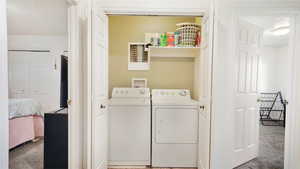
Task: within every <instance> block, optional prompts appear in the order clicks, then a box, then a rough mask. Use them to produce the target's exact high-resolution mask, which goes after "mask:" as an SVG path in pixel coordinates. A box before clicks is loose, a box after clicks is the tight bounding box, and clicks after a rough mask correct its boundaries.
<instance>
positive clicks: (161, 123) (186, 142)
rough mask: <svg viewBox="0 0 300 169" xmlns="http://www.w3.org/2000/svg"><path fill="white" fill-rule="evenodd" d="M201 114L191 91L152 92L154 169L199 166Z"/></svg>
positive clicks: (164, 90) (159, 90) (156, 90)
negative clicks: (157, 168)
mask: <svg viewBox="0 0 300 169" xmlns="http://www.w3.org/2000/svg"><path fill="white" fill-rule="evenodd" d="M198 112H199V111H198V102H197V101H195V100H192V99H191V95H190V91H189V90H178V89H175V90H172V89H167V90H166V89H153V90H152V166H153V167H197V152H198V151H197V150H198Z"/></svg>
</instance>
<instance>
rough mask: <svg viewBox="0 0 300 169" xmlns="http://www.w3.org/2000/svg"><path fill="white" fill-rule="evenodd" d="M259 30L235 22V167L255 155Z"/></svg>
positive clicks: (257, 114) (257, 117) (257, 121)
mask: <svg viewBox="0 0 300 169" xmlns="http://www.w3.org/2000/svg"><path fill="white" fill-rule="evenodd" d="M259 37H260V31H259V29H258V28H257V27H256V26H254V25H252V24H250V23H247V22H245V21H242V20H239V21H238V29H237V53H236V57H235V62H236V64H237V70H236V72H237V73H236V74H237V76H236V77H237V81H236V91H235V92H236V93H235V101H234V105H235V106H234V167H236V166H239V165H241V164H243V163H245V162H248V161H249V160H252V159H254V158H255V157H257V156H258V146H259V111H258V104H257V97H258V93H257V81H258V65H259V57H260V54H259V50H258V49H259V39H260V38H259Z"/></svg>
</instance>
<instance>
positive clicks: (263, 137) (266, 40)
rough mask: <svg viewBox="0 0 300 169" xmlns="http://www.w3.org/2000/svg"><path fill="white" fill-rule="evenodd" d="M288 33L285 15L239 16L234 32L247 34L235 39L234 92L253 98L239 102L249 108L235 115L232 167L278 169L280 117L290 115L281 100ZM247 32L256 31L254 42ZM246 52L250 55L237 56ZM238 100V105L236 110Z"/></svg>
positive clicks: (288, 70) (286, 80) (286, 79)
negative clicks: (238, 39)
mask: <svg viewBox="0 0 300 169" xmlns="http://www.w3.org/2000/svg"><path fill="white" fill-rule="evenodd" d="M292 29H293V23H292V17H289V16H279V15H273V16H272V15H270V16H244V17H240V20H239V28H238V30H239V32H242V31H244V30H247V31H248V33H249V32H250V33H249V34H250V36H249V34H248V37H249V38H248V41H245V43H241V42H242V40H243V38H240V41H239V42H238V43H239V44H238V46H237V49H238V51H239V53H238V57H239V67H238V74H239V75H238V91H240V90H241V91H243V92H244V93H242V92H240V93H239V94H238V95H239V96H238V97H245V95H251V96H254V95H255V96H256V98H254V102H251V103H250V100H244V102H246V103H247V104H248V105H249V104H253V107H254V108H253V109H248V110H246V111H245V112H242V111H240V110H237V111H236V114H235V120H236V121H235V123H234V126H235V137H234V138H235V144H234V145H235V149H234V150H235V151H234V153H235V155H236V156H235V164H234V167H236V168H235V169H245V168H257V169H260V168H264V169H274V168H276V169H284V159H285V158H284V152H285V126H286V116H287V115H288V116H289V115H290V114H291V113H292V112H291V109H290V106H289V105H288V102H287V100H291V94H292V89H291V88H292V85H291V84H292V66H291V65H292V55H290V51H291V49H292V45H291V40H292V39H291V37H292V36H291V34H292ZM253 30H254V31H255V30H256V31H258V34H257V40H255V36H254V35H255V34H253ZM251 33H252V34H251ZM244 37H246V36H244ZM254 42H257V43H254ZM248 49H250V50H251V52H252V53H251V52H250V53H248V54H249V55H248V56H247V55H243V52H245V51H246V52H247V51H248ZM241 53H242V54H241ZM244 63H246V64H244ZM243 65H245V66H243ZM249 67H250V68H249ZM243 73H246V78H245V79H243V78H242V74H243ZM248 75H250V78H249V76H248ZM244 87H245V88H244ZM248 89H249V90H248ZM247 97H249V96H247ZM244 102H238V104H237V106H238V107H239V109H242V108H241V107H242V106H244V105H243V103H244ZM251 110H254V111H252V112H251ZM244 146H245V147H244ZM251 148H253V149H251ZM253 150H254V151H253ZM249 160H250V161H249Z"/></svg>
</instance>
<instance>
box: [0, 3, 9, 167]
mask: <svg viewBox="0 0 300 169" xmlns="http://www.w3.org/2000/svg"><path fill="white" fill-rule="evenodd" d="M6 15H7V11H6V0H0V112H1V113H0V135H1V137H0V138H1V139H0V168H1V169H8V161H9V159H8V158H9V156H8V152H9V146H8V144H9V141H8V138H9V135H8V133H9V132H8V71H7V19H6V18H7V17H6Z"/></svg>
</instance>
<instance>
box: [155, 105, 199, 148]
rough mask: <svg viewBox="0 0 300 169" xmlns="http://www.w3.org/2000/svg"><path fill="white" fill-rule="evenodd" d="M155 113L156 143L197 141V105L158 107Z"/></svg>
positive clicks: (193, 142) (192, 142) (191, 142)
mask: <svg viewBox="0 0 300 169" xmlns="http://www.w3.org/2000/svg"><path fill="white" fill-rule="evenodd" d="M154 113H155V141H156V143H186V144H195V143H197V137H198V110H197V107H157V108H155V110H154Z"/></svg>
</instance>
